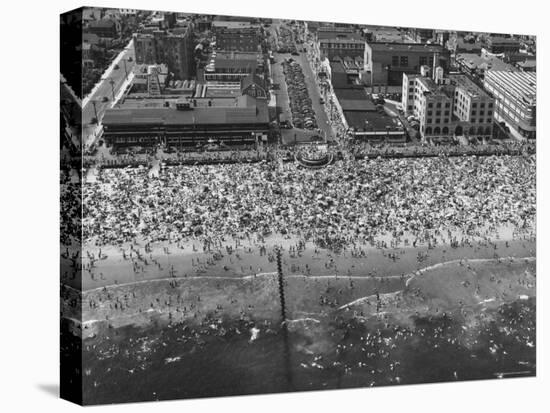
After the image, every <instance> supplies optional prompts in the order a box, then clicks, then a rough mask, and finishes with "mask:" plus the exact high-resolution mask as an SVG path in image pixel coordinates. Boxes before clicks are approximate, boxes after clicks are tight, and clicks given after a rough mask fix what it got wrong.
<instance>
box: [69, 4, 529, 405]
mask: <svg viewBox="0 0 550 413" xmlns="http://www.w3.org/2000/svg"><path fill="white" fill-rule="evenodd" d="M151 6H154V4H153V3H151ZM370 23H372V24H346V23H337V22H327V21H308V20H298V19H284V18H272V17H253V16H233V15H212V14H195V13H185V12H168V11H156V10H140V9H119V8H100V7H84V8H80V9H77V10H73V11H69V12H67V13H64V14H62V15H61V16H60V47H61V66H60V71H61V73H60V168H61V169H60V193H61V196H60V212H61V214H60V221H61V230H60V242H61V247H60V253H61V257H60V261H61V265H60V272H61V273H60V279H61V286H60V293H61V309H60V310H61V320H60V323H61V327H60V328H61V349H60V351H61V354H60V359H61V388H60V391H61V397H62V398H65V399H67V400H70V401H73V402H76V403H78V404H84V405H95V404H111V403H126V402H142V401H162V400H172V399H190V398H205V397H223V396H240V395H253V394H265V393H288V392H303V391H311V390H333V389H350V388H365V387H380V386H403V385H411V384H424V383H438V382H460V381H471V380H499V379H509V378H516V379H517V378H528V377H535V376H536V375H537V358H536V347H537V346H536V331H537V326H536V287H537V271H536V268H537V266H536V241H537V231H536V212H537V208H536V200H537V195H536V189H537V187H536V139H537V136H536V129H537V128H536V123H537V121H536V106H537V93H536V90H537V74H536V68H537V37H536V36H535V35H534V34H529V33H527V34H520V33H493V32H480V31H469V30H465V31H458V30H443V29H435V28H418V27H402V26H387V25H384V26H383V25H376V24H375V23H376V22H375V21H372V22H370ZM75 56H76V58H75Z"/></svg>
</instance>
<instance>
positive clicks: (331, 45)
mask: <svg viewBox="0 0 550 413" xmlns="http://www.w3.org/2000/svg"><path fill="white" fill-rule="evenodd" d="M317 43H318V46H317V47H318V48H319V52H320V59H321V60H323V59H325V58H327V59H329V60H333V59H335V58H337V57H340V58H344V57H346V56H349V57H356V56H363V54H364V53H365V39H364V38H363V37H362V35H361V33H360V32H358V31H356V30H354V29H352V28H347V27H341V28H337V27H319V29H318V30H317Z"/></svg>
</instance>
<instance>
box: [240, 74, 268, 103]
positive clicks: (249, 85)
mask: <svg viewBox="0 0 550 413" xmlns="http://www.w3.org/2000/svg"><path fill="white" fill-rule="evenodd" d="M240 90H241V94H243V95H248V96H251V97H253V98H256V99H268V98H269V89H268V88H267V85H266V82H265V80H264V79H263V78H261V77H260V76H258V75H256V74H250V75H248V76H247V77H245V78H243V79H242V80H241V89H240Z"/></svg>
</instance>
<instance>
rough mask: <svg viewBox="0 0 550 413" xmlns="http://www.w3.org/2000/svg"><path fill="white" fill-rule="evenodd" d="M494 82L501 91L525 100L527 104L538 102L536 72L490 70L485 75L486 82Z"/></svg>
mask: <svg viewBox="0 0 550 413" xmlns="http://www.w3.org/2000/svg"><path fill="white" fill-rule="evenodd" d="M488 80H489V81H494V83H495V84H497V85H498V86H499V87H500V88H501V89H504V90H506V91H508V92H509V93H510V94H511V95H513V96H515V97H516V98H518V99H521V100H523V101H524V102H525V103H527V104H533V105H534V104H536V102H537V75H536V73H535V72H520V71H515V72H508V71H500V70H489V71H488V72H487V73H486V74H485V82H487V81H488Z"/></svg>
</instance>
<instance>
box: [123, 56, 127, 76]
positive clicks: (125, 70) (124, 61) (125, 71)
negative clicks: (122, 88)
mask: <svg viewBox="0 0 550 413" xmlns="http://www.w3.org/2000/svg"><path fill="white" fill-rule="evenodd" d="M122 63H124V73H126V77H128V69H126V59H122Z"/></svg>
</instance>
